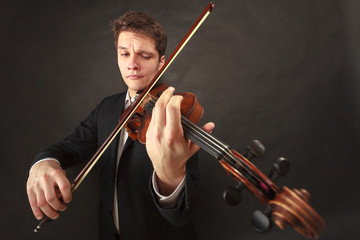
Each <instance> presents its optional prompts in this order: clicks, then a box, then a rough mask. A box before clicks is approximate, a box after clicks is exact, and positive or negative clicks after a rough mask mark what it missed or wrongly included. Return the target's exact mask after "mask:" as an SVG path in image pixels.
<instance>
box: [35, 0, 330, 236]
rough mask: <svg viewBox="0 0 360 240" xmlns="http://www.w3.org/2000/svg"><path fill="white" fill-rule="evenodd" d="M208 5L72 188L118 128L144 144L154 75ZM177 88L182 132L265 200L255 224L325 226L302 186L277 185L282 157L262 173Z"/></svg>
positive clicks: (240, 185) (310, 231)
mask: <svg viewBox="0 0 360 240" xmlns="http://www.w3.org/2000/svg"><path fill="white" fill-rule="evenodd" d="M213 8H214V4H213V3H209V4H208V5H207V7H206V8H205V10H204V11H203V12H202V14H201V15H200V17H199V18H198V19H197V20H196V22H195V23H194V24H193V26H192V27H191V29H190V30H189V31H188V33H187V34H186V35H185V37H184V38H183V40H182V41H181V42H180V44H179V45H178V47H177V48H176V49H175V51H174V52H173V53H172V55H171V56H170V57H169V59H168V60H167V62H166V63H165V64H164V65H163V67H162V68H161V69H160V70H159V72H158V73H157V75H156V76H155V77H154V79H153V80H152V81H151V82H150V84H149V85H148V86H147V87H146V88H145V89H144V90H143V91H142V92H141V93H139V94H138V96H137V98H136V100H135V101H134V102H133V103H132V104H131V105H130V106H129V107H128V108H127V109H126V110H125V111H124V112H123V113H122V114H121V116H120V118H119V123H118V125H117V126H116V128H115V129H114V130H113V132H112V133H111V134H110V136H109V137H108V138H107V140H106V141H105V142H104V143H103V145H102V146H101V147H100V148H99V149H98V151H97V152H96V153H95V154H94V155H93V157H92V158H91V159H90V161H89V162H88V163H87V165H86V166H85V167H84V169H83V170H82V171H81V172H80V173H79V175H78V176H77V177H76V179H75V180H74V182H73V183H72V192H74V191H75V190H76V189H77V188H78V186H79V185H80V184H81V182H82V181H83V180H84V178H85V177H86V176H87V174H88V173H89V172H90V170H91V169H92V168H93V166H94V165H95V164H96V163H97V161H98V160H99V159H100V157H101V155H102V154H103V153H104V151H105V150H106V149H107V147H108V146H109V145H110V144H111V142H112V141H113V140H114V139H115V137H116V136H117V135H118V134H119V132H120V131H121V129H122V128H125V129H126V130H127V132H128V134H129V137H131V138H132V139H137V140H138V141H140V142H141V143H143V144H145V143H146V131H147V128H148V125H149V123H150V120H151V112H152V109H153V107H154V106H155V104H156V101H157V99H158V98H159V97H160V96H161V94H162V92H163V91H165V89H167V86H166V84H158V80H159V79H160V77H161V76H162V74H163V73H164V71H165V70H166V69H167V68H168V66H169V64H171V62H172V61H173V60H174V59H175V57H176V56H177V55H178V53H179V52H180V51H181V49H182V48H183V47H184V46H185V44H186V43H187V42H188V41H189V39H190V38H191V36H192V35H193V34H194V33H195V31H196V30H197V29H198V28H199V26H200V25H201V24H202V23H203V22H204V20H205V18H206V17H207V16H208V15H209V14H210V12H211V11H212V10H213ZM178 94H179V95H181V96H183V101H182V102H181V108H180V111H181V123H182V127H183V132H184V137H185V138H186V139H189V140H191V141H192V142H194V143H195V144H197V145H198V146H200V148H202V149H203V150H205V151H206V152H208V153H209V154H210V155H212V156H213V157H215V158H216V159H217V160H218V161H219V162H220V164H221V165H222V167H223V168H224V169H225V171H226V172H227V174H228V175H229V176H230V177H231V178H233V179H234V180H235V181H236V182H237V185H236V188H237V190H238V191H241V190H242V189H244V188H246V189H247V190H249V192H250V193H252V194H253V195H254V196H255V197H256V198H257V199H258V200H259V201H260V202H261V203H262V204H263V205H265V206H266V210H265V214H259V213H257V214H255V215H254V217H253V225H254V227H255V229H257V230H258V231H260V232H261V231H265V230H267V229H268V228H269V227H268V226H270V224H271V222H272V221H274V222H275V224H276V225H277V226H278V227H279V228H281V229H283V228H284V227H285V226H286V225H289V226H291V227H292V228H294V229H295V230H296V231H297V232H299V233H300V234H302V235H304V236H306V237H308V238H313V239H316V238H318V236H319V233H320V232H321V230H322V229H323V228H324V227H325V222H324V220H323V219H322V218H321V217H320V216H319V215H318V214H317V212H316V211H315V210H314V209H313V208H312V207H311V206H310V202H309V198H310V194H309V193H308V192H307V191H306V190H304V189H300V190H297V189H292V190H290V189H289V188H287V187H285V186H284V187H281V188H279V187H278V186H277V185H276V184H275V183H274V182H273V180H275V179H276V177H277V176H278V175H281V174H283V170H284V169H285V170H286V169H287V168H288V163H287V161H286V160H284V159H281V161H280V162H279V164H278V165H277V166H278V167H277V169H278V171H276V172H275V173H273V174H272V176H270V177H267V176H266V175H265V174H263V173H262V172H261V171H260V170H259V169H258V168H257V167H256V166H255V165H253V164H252V163H251V162H250V161H249V160H248V159H247V158H246V157H245V156H246V155H245V156H243V155H241V154H240V153H238V152H236V151H235V150H233V149H230V148H229V146H228V145H226V144H224V143H223V142H221V141H220V140H218V139H216V138H215V137H214V136H212V135H211V134H209V133H207V132H206V131H204V130H203V129H201V128H200V127H199V126H197V123H199V121H200V119H201V117H202V115H203V108H202V106H201V105H200V104H199V102H198V101H197V99H196V97H195V95H194V94H192V93H178ZM252 150H253V151H252V154H253V155H259V153H260V154H261V152H263V147H262V145H261V144H259V142H258V141H255V144H253V147H252ZM224 198H225V200H227V201H228V202H229V203H230V204H232V203H233V202H234V200H233V197H231V192H229V191H228V192H226V193H225V195H224ZM264 216H265V217H264ZM49 221H51V220H50V219H49V218H47V217H45V218H44V219H43V220H41V222H40V223H39V225H38V226H37V228H36V229H35V230H34V231H35V232H37V231H39V230H40V228H41V227H42V226H43V225H44V224H45V223H47V222H49Z"/></svg>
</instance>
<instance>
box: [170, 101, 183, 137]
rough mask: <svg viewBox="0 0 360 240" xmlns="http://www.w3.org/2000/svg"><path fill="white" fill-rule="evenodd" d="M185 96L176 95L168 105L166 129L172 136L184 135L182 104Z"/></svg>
mask: <svg viewBox="0 0 360 240" xmlns="http://www.w3.org/2000/svg"><path fill="white" fill-rule="evenodd" d="M182 100H183V97H182V96H180V95H174V96H173V97H172V98H171V99H170V101H169V103H168V105H167V106H166V130H168V131H169V134H171V136H170V137H172V138H175V137H176V136H183V133H182V131H183V130H182V126H181V112H180V106H181V101H182Z"/></svg>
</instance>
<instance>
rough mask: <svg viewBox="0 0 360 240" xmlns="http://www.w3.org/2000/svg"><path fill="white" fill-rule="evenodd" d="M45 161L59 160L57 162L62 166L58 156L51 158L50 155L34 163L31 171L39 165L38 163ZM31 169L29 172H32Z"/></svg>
mask: <svg viewBox="0 0 360 240" xmlns="http://www.w3.org/2000/svg"><path fill="white" fill-rule="evenodd" d="M44 161H55V162H57V163H58V164H59V165H60V166H61V164H60V162H59V161H58V160H57V159H56V158H50V157H48V158H43V159H40V160H39V161H37V162H36V163H34V165H32V166H31V168H30V171H31V169H32V168H33V167H34V166H35V165H37V164H38V163H41V162H44ZM30 171H29V172H30Z"/></svg>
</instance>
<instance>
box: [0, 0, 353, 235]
mask: <svg viewBox="0 0 360 240" xmlns="http://www.w3.org/2000/svg"><path fill="white" fill-rule="evenodd" d="M207 4H208V2H207V1H205V0H195V1H194V0H184V1H172V0H171V1H170V0H169V1H154V0H153V1H145V0H142V1H125V0H123V1H120V0H119V1H73V0H72V1H68V0H62V1H53V0H48V1H39V0H37V1H26V0H22V1H20V0H11V1H4V0H1V1H0V22H1V32H0V34H1V36H0V49H1V50H0V51H1V65H0V67H1V69H0V74H1V75H0V79H1V85H0V89H1V109H0V110H1V143H2V144H1V151H0V159H1V167H0V178H1V181H0V184H1V185H0V189H1V191H2V192H1V198H0V199H1V200H0V206H1V220H0V221H1V223H0V239H4V240H5V239H6V240H7V239H96V237H97V229H96V226H97V222H96V221H97V219H96V214H97V205H96V200H97V190H96V189H97V183H96V174H97V173H96V170H95V171H94V173H92V174H90V176H89V177H88V178H87V179H86V180H85V181H84V183H83V184H82V185H81V186H80V188H79V190H78V191H77V192H76V193H75V194H74V198H73V202H72V203H71V204H70V205H69V207H68V210H67V211H66V212H65V213H64V214H63V215H62V216H61V218H60V219H59V220H57V221H56V222H54V223H51V224H48V225H46V227H45V228H44V229H43V231H42V232H41V233H38V234H34V233H33V232H32V230H33V228H34V227H35V225H36V224H37V221H36V220H35V218H33V216H32V213H31V210H30V207H29V206H28V202H27V196H26V193H25V179H26V174H27V171H28V167H29V164H30V162H31V161H32V159H33V156H34V155H35V154H36V153H37V152H39V151H40V150H42V149H43V148H45V147H47V146H48V145H49V144H51V143H54V142H56V141H58V140H60V139H62V138H63V137H65V136H66V135H67V134H69V133H70V132H71V131H72V130H73V129H74V128H75V126H76V125H77V124H78V123H79V122H80V121H81V120H82V119H83V118H84V117H86V116H87V114H88V113H89V112H90V111H91V110H92V109H93V108H94V107H95V105H96V104H97V103H98V102H99V101H100V100H101V99H102V98H103V97H105V96H108V95H111V94H114V93H116V92H119V91H123V90H125V86H124V84H123V83H122V80H121V76H120V74H119V70H118V67H117V63H116V53H115V50H114V45H113V39H112V34H111V32H110V27H109V22H110V20H112V19H114V18H115V17H118V16H119V15H121V14H122V13H124V12H125V11H126V10H128V9H136V10H143V11H146V12H147V13H149V14H150V15H153V16H155V17H156V18H158V19H159V21H160V22H161V23H162V25H163V27H164V28H165V30H166V31H167V33H168V38H169V45H168V51H167V55H168V56H169V55H170V53H171V52H172V51H173V50H174V48H175V47H176V45H177V44H178V43H179V41H180V39H181V38H182V37H183V36H184V35H185V33H186V32H187V30H188V29H189V28H190V26H191V25H192V24H193V22H194V21H195V19H196V18H197V17H198V16H199V15H200V13H201V12H202V10H203V9H204V8H205V6H206V5H207ZM215 4H216V6H215V9H214V11H213V13H212V14H211V15H210V16H209V18H208V19H207V20H206V21H205V23H204V24H203V26H202V27H201V28H200V29H199V31H198V32H197V33H196V34H195V35H194V37H193V38H192V39H191V41H190V42H189V44H188V46H186V48H185V49H184V50H183V52H182V53H181V54H180V55H179V56H178V58H177V59H176V60H175V62H174V63H173V65H172V66H171V67H170V68H169V69H168V71H167V72H166V73H165V79H166V82H167V83H168V84H169V85H173V86H175V87H176V88H177V90H178V91H179V92H183V91H190V92H193V93H195V94H196V95H197V97H198V99H199V101H200V103H201V104H202V105H203V106H204V108H205V114H204V117H203V122H205V121H210V120H211V121H214V122H215V123H216V130H215V131H214V135H215V136H217V137H218V138H219V139H221V140H223V141H224V142H226V143H228V144H229V145H230V146H231V147H232V148H234V149H236V150H238V151H239V152H241V153H243V152H244V149H245V147H246V145H247V143H248V142H249V141H250V140H252V139H260V140H261V141H262V142H263V143H264V145H265V146H266V148H267V152H266V155H265V156H264V157H263V158H262V159H259V160H255V164H256V165H257V166H258V167H259V168H260V169H262V170H263V171H264V172H265V173H268V172H269V170H270V168H271V164H272V163H273V161H274V160H275V159H276V158H277V157H278V156H286V157H287V158H288V159H289V160H290V162H291V171H290V172H289V174H288V176H287V177H286V178H282V179H280V180H279V181H278V182H277V183H278V184H279V185H280V186H282V185H286V186H289V187H296V188H301V187H303V188H306V189H307V190H308V191H309V192H310V193H311V194H312V197H313V198H312V205H313V206H314V208H315V209H316V210H317V211H318V212H319V213H320V214H321V215H322V216H323V218H324V219H325V221H326V223H327V227H326V229H325V230H324V231H323V233H322V234H321V236H320V239H326V240H328V239H349V240H350V239H359V237H360V232H359V223H360V217H359V214H360V204H359V201H360V195H359V190H360V189H359V180H358V179H359V178H358V176H359V173H358V171H359V169H358V166H359V163H358V161H359V157H358V156H359V153H360V152H359V145H360V142H359V120H360V117H359V110H360V102H359V100H360V99H359V95H360V86H359V85H360V84H359V76H360V74H359V72H360V71H359V69H360V43H359V42H360V41H359V36H360V35H359V29H360V26H359V23H360V19H359V10H360V3H359V2H358V1H356V0H348V1H336V0H328V1H313V0H311V1H310V0H308V1H304V0H297V1H293V0H290V1H289V0H283V1H280V0H275V1H268V0H232V1H230V0H229V1H225V0H223V1H220V0H219V1H216V2H215ZM200 167H201V180H202V182H201V205H200V208H199V211H198V214H197V216H196V226H197V229H198V232H199V235H200V237H201V239H305V238H304V237H303V236H301V235H299V234H298V233H296V232H295V231H293V230H292V229H287V230H285V231H281V230H279V229H278V228H277V227H274V228H273V229H272V230H271V231H270V232H268V233H266V234H264V235H262V234H258V233H256V232H255V231H254V230H253V229H252V228H251V225H250V222H249V219H250V217H251V214H252V212H253V211H254V210H256V209H262V208H263V207H262V206H261V204H260V203H259V202H258V201H257V200H256V199H255V198H254V197H253V196H252V195H250V194H249V193H247V192H244V194H243V197H244V200H243V202H242V203H241V204H240V205H238V206H237V207H230V206H227V204H226V203H225V202H224V201H223V200H222V191H223V190H224V189H225V188H226V187H227V186H230V185H232V184H233V180H232V179H230V178H229V177H228V176H227V175H226V174H225V172H224V170H223V169H222V167H221V166H220V165H219V164H218V163H217V161H216V160H215V159H213V158H211V157H210V156H209V155H208V154H206V153H205V152H201V153H200ZM79 170H80V166H79V167H78V168H75V169H73V170H70V171H69V172H68V174H69V177H70V178H71V177H73V176H74V175H75V174H76V173H77V172H78V171H79Z"/></svg>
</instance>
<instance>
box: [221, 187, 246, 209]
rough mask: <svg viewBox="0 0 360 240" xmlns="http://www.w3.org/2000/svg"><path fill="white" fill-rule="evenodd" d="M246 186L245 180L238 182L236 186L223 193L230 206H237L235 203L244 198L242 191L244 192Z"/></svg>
mask: <svg viewBox="0 0 360 240" xmlns="http://www.w3.org/2000/svg"><path fill="white" fill-rule="evenodd" d="M244 187H245V185H244V183H243V182H238V183H236V185H235V186H233V187H228V188H227V189H226V190H225V191H224V193H223V198H224V200H225V201H226V202H227V203H228V204H229V205H230V206H235V205H237V204H239V203H240V202H241V200H242V197H241V192H242V190H244Z"/></svg>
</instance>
